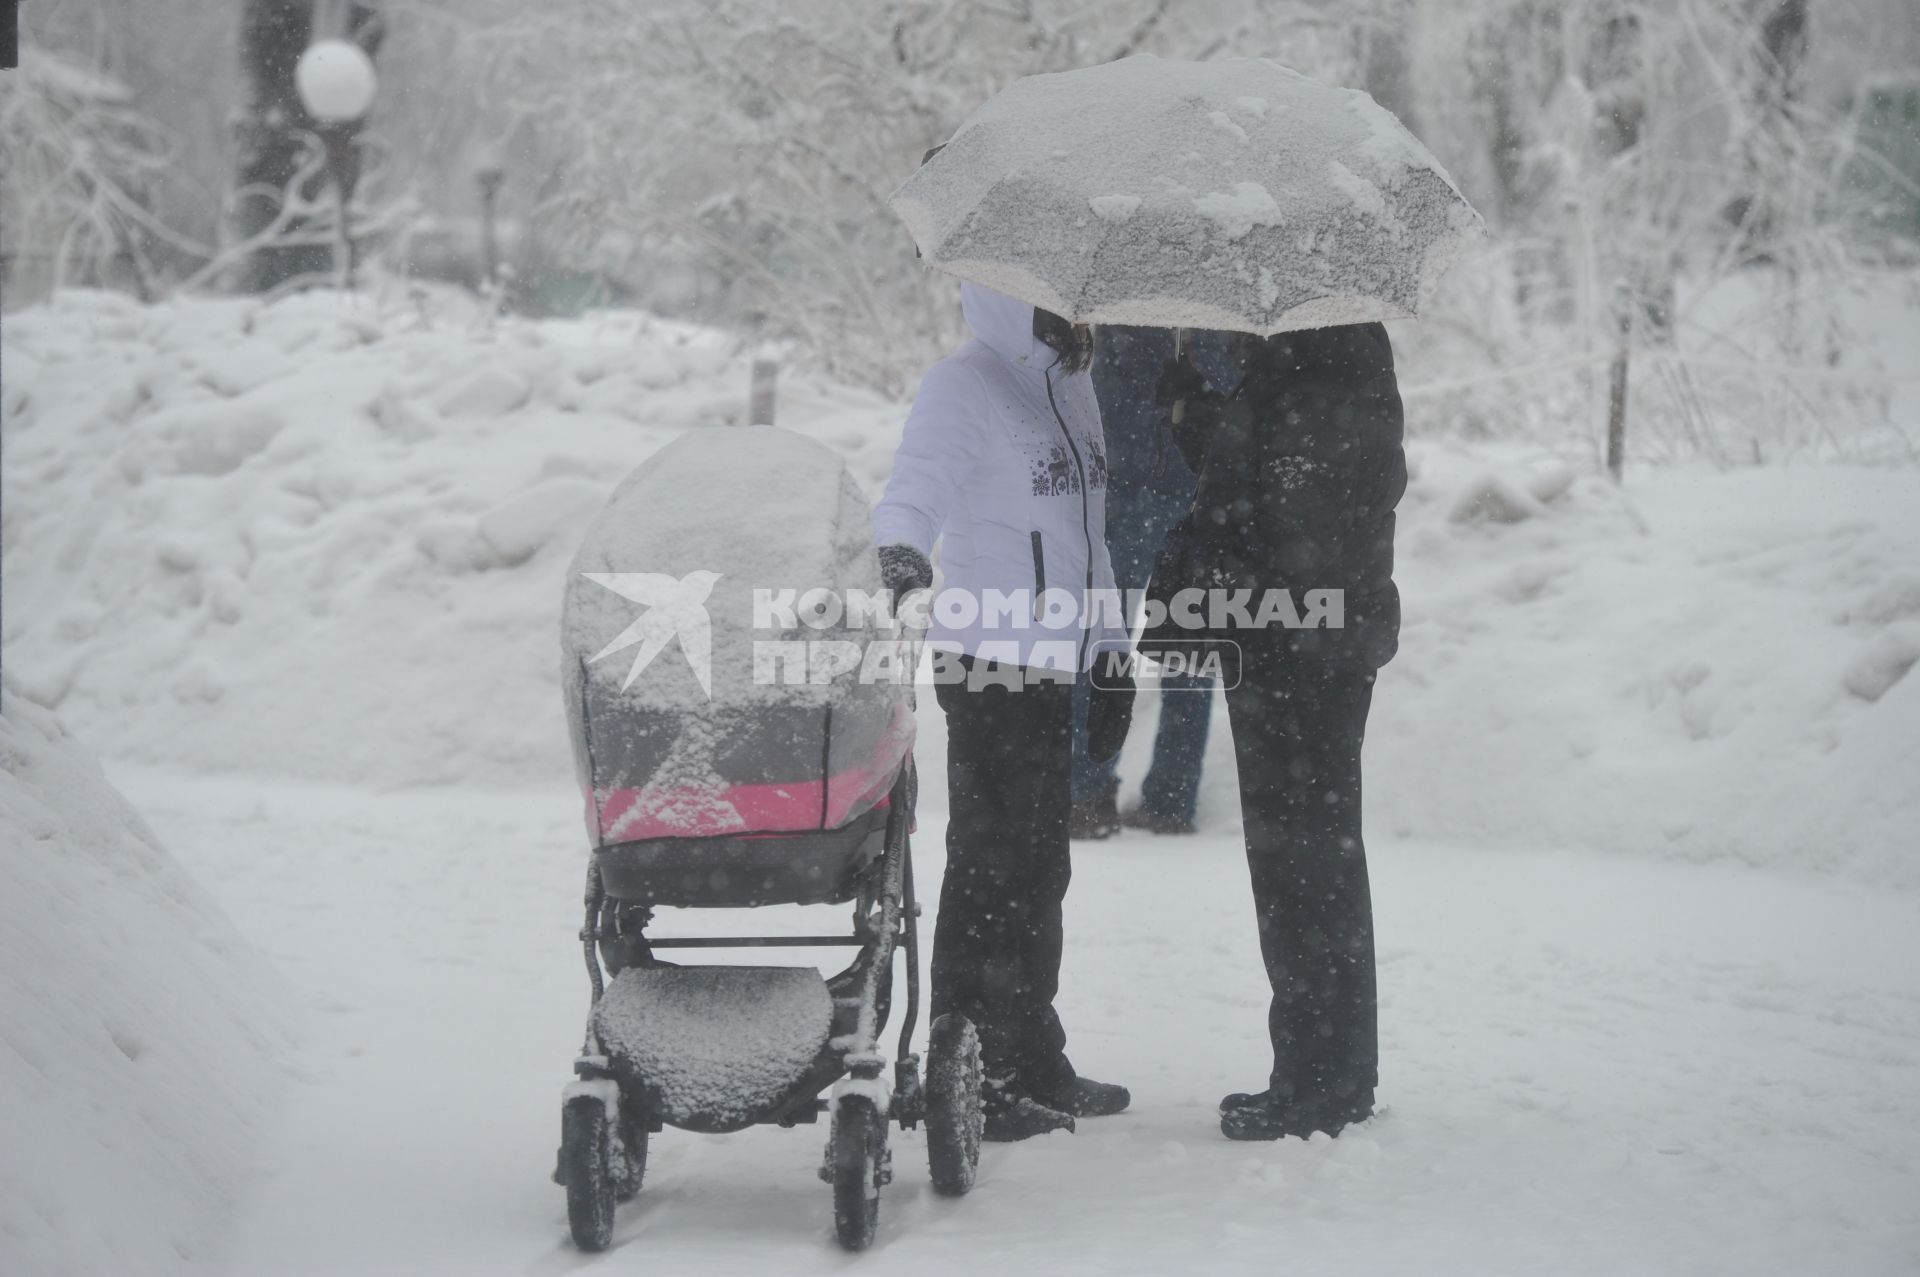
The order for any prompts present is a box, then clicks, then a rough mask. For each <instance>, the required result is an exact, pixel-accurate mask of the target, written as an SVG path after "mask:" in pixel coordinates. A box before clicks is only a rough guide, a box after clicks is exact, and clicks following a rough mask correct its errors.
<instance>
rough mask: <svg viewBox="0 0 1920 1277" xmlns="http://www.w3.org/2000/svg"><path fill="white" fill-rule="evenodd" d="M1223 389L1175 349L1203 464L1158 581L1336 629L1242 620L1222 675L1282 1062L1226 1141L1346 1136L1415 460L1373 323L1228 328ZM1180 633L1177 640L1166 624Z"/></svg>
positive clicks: (1367, 1001)
mask: <svg viewBox="0 0 1920 1277" xmlns="http://www.w3.org/2000/svg"><path fill="white" fill-rule="evenodd" d="M1232 349H1233V351H1234V354H1235V359H1236V362H1238V363H1240V364H1241V366H1242V367H1243V368H1244V370H1245V371H1244V374H1243V375H1242V377H1241V380H1240V383H1239V385H1238V386H1237V387H1235V388H1234V390H1233V391H1232V393H1231V394H1229V395H1225V396H1222V395H1217V394H1214V393H1211V392H1210V390H1209V388H1208V386H1207V383H1206V379H1205V378H1204V377H1202V376H1201V375H1200V373H1199V372H1198V370H1196V369H1195V368H1194V367H1193V366H1192V365H1191V364H1190V363H1186V362H1183V361H1179V360H1175V361H1171V362H1169V364H1168V365H1167V367H1166V370H1165V372H1164V374H1163V376H1162V379H1161V383H1160V393H1159V397H1160V399H1161V401H1162V402H1164V403H1168V404H1173V403H1183V404H1184V412H1183V414H1182V416H1181V420H1180V423H1179V424H1178V425H1177V426H1175V427H1173V430H1174V435H1175V438H1176V440H1177V441H1178V443H1179V446H1180V450H1181V453H1182V455H1183V456H1185V457H1186V458H1187V462H1188V464H1189V465H1191V466H1192V467H1193V468H1194V469H1195V470H1196V471H1197V472H1198V473H1199V476H1200V478H1199V484H1198V487H1197V489H1196V491H1195V494H1194V503H1193V510H1192V511H1191V512H1190V513H1189V514H1188V516H1187V517H1186V518H1185V519H1184V520H1183V521H1182V522H1181V523H1180V524H1179V525H1178V526H1177V527H1176V528H1175V530H1174V532H1173V533H1172V534H1171V535H1170V536H1169V537H1168V545H1167V549H1166V551H1164V552H1163V553H1162V555H1161V558H1160V561H1159V562H1158V563H1156V564H1155V566H1154V581H1153V586H1152V590H1151V592H1150V596H1149V597H1152V598H1161V599H1167V598H1171V597H1172V596H1173V595H1174V594H1176V593H1178V592H1179V591H1181V590H1183V589H1190V588H1199V589H1216V590H1228V591H1232V590H1239V589H1246V590H1249V591H1250V592H1251V595H1252V597H1259V596H1261V595H1262V594H1264V593H1266V592H1268V591H1273V590H1284V591H1287V592H1289V594H1290V596H1292V604H1293V606H1292V607H1291V608H1290V609H1289V611H1290V613H1291V614H1292V615H1295V616H1299V615H1303V614H1305V613H1306V612H1307V611H1308V610H1309V609H1308V607H1307V606H1306V605H1305V604H1304V602H1303V601H1302V599H1301V597H1300V596H1302V595H1304V594H1305V593H1306V592H1307V591H1309V590H1330V591H1339V592H1340V597H1341V601H1342V607H1341V616H1340V620H1341V621H1342V623H1343V624H1342V625H1341V626H1340V627H1339V628H1334V627H1332V626H1328V627H1327V628H1319V627H1315V628H1300V629H1294V628H1288V627H1286V626H1284V625H1268V626H1265V627H1248V628H1244V629H1241V630H1238V631H1236V632H1235V636H1234V641H1236V642H1237V643H1238V644H1239V662H1240V669H1239V681H1238V683H1237V684H1236V685H1235V686H1233V687H1231V688H1229V689H1228V691H1227V713H1228V716H1229V718H1230V719H1231V721H1232V723H1233V747H1234V758H1235V761H1236V763H1237V765H1238V769H1239V774H1240V811H1241V820H1242V824H1243V826H1244V829H1245V836H1246V845H1247V865H1248V868H1249V870H1250V871H1251V874H1252V879H1253V899H1254V911H1255V914H1256V916H1257V918H1258V921H1259V929H1260V954H1261V958H1262V961H1263V962H1264V964H1265V966H1266V969H1267V978H1268V981H1269V982H1270V984H1271V985H1272V988H1273V1001H1272V1003H1271V1006H1270V1007H1269V1011H1268V1017H1267V1027H1268V1034H1269V1036H1270V1038H1271V1040H1272V1044H1273V1059H1274V1063H1273V1071H1272V1073H1271V1074H1270V1075H1269V1078H1268V1082H1267V1085H1266V1086H1265V1087H1264V1088H1262V1089H1261V1090H1259V1091H1257V1092H1251V1093H1236V1094H1233V1095H1229V1096H1227V1097H1226V1099H1224V1100H1223V1101H1221V1106H1220V1107H1221V1117H1220V1129H1221V1132H1222V1133H1223V1134H1225V1135H1226V1136H1227V1137H1228V1138H1229V1139H1243V1140H1246V1139H1275V1138H1278V1137H1280V1136H1283V1135H1293V1136H1300V1137H1302V1138H1305V1137H1306V1136H1308V1135H1310V1134H1312V1133H1313V1132H1314V1131H1325V1132H1327V1133H1328V1134H1330V1135H1337V1134H1338V1133H1339V1132H1340V1131H1341V1130H1342V1129H1343V1128H1344V1127H1345V1126H1347V1125H1348V1124H1350V1123H1353V1122H1358V1121H1362V1120H1364V1119H1366V1118H1367V1117H1368V1116H1370V1115H1371V1114H1372V1112H1373V1101H1374V1088H1375V1086H1377V1085H1378V1083H1379V1071H1380V1070H1379V1041H1378V1031H1377V1028H1376V1014H1377V1013H1376V995H1375V985H1374V944H1373V906H1372V901H1371V897H1370V892H1369V887H1368V881H1367V861H1366V847H1365V844H1364V842H1363V840H1362V838H1361V830H1360V792H1361V783H1360V751H1361V745H1362V743H1363V741H1364V740H1365V737H1366V725H1367V711H1368V708H1369V706H1370V705H1371V703H1372V698H1373V686H1374V679H1375V674H1376V672H1377V671H1378V670H1379V669H1380V667H1381V666H1383V665H1385V664H1386V663H1387V661H1389V660H1390V659H1392V657H1393V655H1394V652H1395V650H1396V649H1397V647H1398V642H1399V630H1400V596H1399V592H1398V591H1397V589H1396V588H1395V586H1394V583H1393V533H1394V506H1395V504H1396V503H1398V501H1399V500H1400V497H1401V494H1402V493H1404V492H1405V491H1406V486H1407V465H1406V456H1405V454H1404V452H1403V451H1402V448H1401V436H1402V431H1403V425H1402V414H1401V406H1400V395H1399V390H1398V388H1397V386H1396V383H1395V380H1394V372H1393V349H1392V346H1391V344H1390V343H1389V342H1388V340H1387V330H1386V328H1385V327H1384V326H1383V325H1381V324H1346V325H1341V326H1338V327H1332V328H1319V329H1309V330H1304V331H1298V332H1287V333H1280V334H1277V335H1275V336H1272V337H1267V338H1259V337H1253V336H1249V335H1244V334H1242V335H1237V336H1236V337H1235V339H1234V341H1233V343H1232ZM1176 641H1177V640H1176Z"/></svg>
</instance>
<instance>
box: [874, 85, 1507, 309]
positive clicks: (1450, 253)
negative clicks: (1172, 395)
mask: <svg viewBox="0 0 1920 1277" xmlns="http://www.w3.org/2000/svg"><path fill="white" fill-rule="evenodd" d="M893 207H894V210H895V211H896V212H897V213H899V215H900V217H901V218H902V219H903V220H904V221H905V222H906V224H907V227H908V229H909V230H910V231H911V232H912V234H913V238H914V241H915V243H917V244H918V245H919V247H920V252H921V254H922V256H924V257H925V258H926V260H927V261H928V263H929V264H931V265H933V266H935V267H937V268H939V269H940V270H943V271H946V272H947V273H949V274H952V275H957V276H959V277H960V278H962V279H970V280H973V281H974V282H976V283H980V284H985V285H987V286H988V287H990V288H994V289H998V290H999V291H1001V292H1004V293H1007V294H1009V295H1011V296H1014V297H1018V298H1020V299H1021V300H1022V301H1027V302H1031V303H1033V304H1034V305H1036V306H1040V307H1044V308H1045V309H1047V310H1051V311H1053V312H1055V313H1057V314H1060V315H1064V316H1066V317H1067V318H1068V319H1071V320H1073V321H1075V322H1079V323H1118V324H1142V325H1151V326H1156V327H1165V328H1182V327H1185V328H1218V329H1233V330H1237V331H1241V332H1253V333H1261V334H1270V333H1276V332H1285V331H1288V330H1291V329H1297V328H1318V327H1325V326H1327V325H1331V324H1350V323H1362V322H1366V321H1370V320H1380V319H1400V318H1405V317H1407V316H1411V315H1415V314H1417V313H1419V310H1420V308H1421V305H1422V304H1423V303H1424V302H1425V301H1426V300H1427V299H1428V298H1429V297H1430V296H1431V295H1432V292H1433V289H1434V287H1435V286H1436V285H1437V284H1438V282H1439V280H1440V277H1441V276H1442V275H1443V274H1444V273H1445V272H1446V270H1447V268H1448V266H1449V265H1451V263H1452V261H1453V259H1454V257H1455V256H1456V255H1457V254H1458V252H1459V250H1460V249H1461V248H1462V247H1463V246H1464V245H1465V244H1466V243H1467V242H1468V241H1469V240H1470V239H1472V238H1473V237H1474V236H1476V235H1478V234H1479V233H1480V232H1481V222H1480V216H1479V214H1478V213H1476V212H1474V210H1473V208H1472V206H1471V205H1469V204H1468V203H1467V201H1466V199H1465V198H1464V197H1463V196H1462V195H1461V194H1460V192H1459V190H1458V188H1456V187H1455V186H1454V184H1453V181H1452V179H1451V178H1449V177H1448V176H1447V174H1446V171H1445V170H1444V169H1442V168H1441V167H1440V163H1439V161H1438V160H1436V159H1434V157H1433V155H1432V154H1431V153H1430V152H1429V151H1428V150H1427V149H1426V147H1424V146H1422V145H1421V144H1420V143H1419V141H1417V140H1416V139H1415V138H1414V136H1413V135H1412V134H1411V133H1409V132H1408V131H1407V130H1406V128H1405V127H1404V126H1403V125H1402V124H1401V123H1400V121H1399V120H1397V119H1395V118H1394V116H1393V114H1392V112H1390V111H1388V110H1387V109H1386V108H1384V107H1382V106H1381V105H1380V104H1379V103H1377V102H1375V101H1374V100H1373V99H1372V98H1370V97H1368V96H1367V95H1366V94H1365V93H1362V92H1359V91H1358V90H1354V89H1338V88H1333V87H1331V86H1329V85H1326V84H1322V83H1320V82H1319V81H1317V80H1313V79H1310V78H1308V77H1307V76H1304V75H1301V74H1300V73H1299V72H1297V71H1293V70H1290V69H1289V68H1287V67H1284V66H1281V65H1280V64H1279V63H1277V62H1271V61H1267V60H1264V59H1254V58H1232V59H1226V60H1222V61H1217V62H1183V61H1177V60H1172V59H1162V58H1153V57H1133V58H1124V59H1121V60H1120V61H1117V62H1109V63H1106V64H1105V65H1102V66H1096V67H1088V68H1086V69H1084V70H1079V71H1068V72H1064V73H1060V74H1055V75H1036V76H1029V77H1027V78H1026V79H1023V80H1018V81H1016V82H1015V83H1013V84H1012V85H1010V86H1008V87H1007V88H1006V89H1004V90H1002V91H1001V92H1000V93H998V94H996V95H995V96H994V97H993V98H991V99H990V100H989V101H988V102H987V103H986V104H985V105H984V106H982V107H981V108H980V109H979V110H978V111H976V112H974V114H973V115H972V116H971V117H970V118H969V119H968V120H967V121H966V123H964V124H962V125H961V126H960V128H959V130H958V131H957V132H955V133H954V135H953V138H952V140H951V141H949V142H948V143H947V144H946V146H944V147H943V148H941V149H940V150H939V151H938V152H937V153H936V154H934V155H933V156H932V157H931V158H930V159H929V160H928V161H927V162H926V163H925V164H923V165H922V166H921V167H920V169H919V171H918V172H916V173H915V174H914V175H913V176H912V177H911V178H910V179H908V181H907V182H906V184H905V185H903V186H902V187H901V188H900V189H899V190H898V191H896V192H894V195H893Z"/></svg>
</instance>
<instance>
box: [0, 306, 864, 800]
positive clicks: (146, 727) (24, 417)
mask: <svg viewBox="0 0 1920 1277" xmlns="http://www.w3.org/2000/svg"><path fill="white" fill-rule="evenodd" d="M6 363H7V375H6V383H5V393H6V403H5V405H4V410H5V414H6V422H7V457H6V462H7V464H6V467H5V476H4V477H5V483H6V507H5V517H6V528H5V531H6V537H5V542H6V578H7V604H8V606H7V609H6V627H7V628H6V634H5V642H6V646H7V665H8V669H9V671H10V672H11V673H13V674H15V675H16V676H17V677H20V678H21V679H22V690H23V691H24V692H25V693H26V694H27V695H28V696H30V697H31V698H32V699H34V700H36V701H39V702H41V703H43V704H47V705H50V706H57V707H58V708H59V709H60V711H61V714H62V715H63V717H64V718H65V719H66V721H67V722H68V724H69V725H70V726H71V727H72V728H73V729H74V730H75V731H76V732H78V733H80V734H81V735H82V737H84V738H86V739H88V740H90V741H91V742H92V743H93V744H94V746H95V747H96V748H100V749H104V750H110V751H112V752H113V753H114V754H115V755H117V756H123V757H131V758H135V759H142V760H148V761H157V762H167V763H173V764H178V765H180V766H183V767H187V768H193V769H196V770H244V771H262V770H265V771H273V772H280V773H285V774H298V775H305V776H311V777H319V778H326V779H332V780H343V781H350V782H355V783H372V784H376V785H407V784H416V783H423V782H452V781H463V780H471V781H475V782H479V783H495V782H499V781H502V780H528V779H549V778H551V779H559V778H563V777H565V776H567V775H568V773H569V770H570V769H569V765H568V757H569V752H570V751H569V747H568V743H567V737H566V729H565V719H564V715H563V713H562V709H561V696H560V687H559V681H558V680H559V661H558V659H557V653H556V645H555V640H554V627H555V621H556V618H557V616H558V614H559V608H560V600H561V595H562V590H563V587H564V584H565V579H566V570H567V564H568V560H569V558H570V557H571V556H572V554H573V553H574V551H575V549H576V548H577V547H578V546H579V544H580V540H581V536H582V534H583V533H584V531H585V529H586V527H587V524H588V522H589V521H590V520H591V519H592V518H593V516H594V515H595V514H596V513H598V511H599V510H600V508H601V506H602V505H603V504H604V503H605V501H606V499H607V496H608V494H609V493H611V492H612V490H613V488H614V487H615V485H616V484H618V483H619V482H620V481H621V480H623V479H624V478H626V476H627V475H628V473H629V472H631V471H632V470H633V468H634V467H635V465H637V464H638V463H639V462H640V461H641V460H643V459H645V458H646V457H647V456H648V455H650V454H651V453H652V452H653V451H654V450H655V449H657V448H659V447H660V446H661V445H663V444H665V443H667V442H669V441H670V440H672V439H673V438H675V437H676V436H677V435H679V434H680V433H681V432H683V431H685V430H687V429H690V428H705V427H722V426H728V425H731V424H734V423H737V422H739V421H740V420H741V418H742V416H743V415H744V410H745V407H746V399H747V385H748V371H747V363H746V361H745V360H744V359H740V358H737V357H736V355H735V352H734V351H733V350H732V349H731V348H730V347H729V345H728V343H727V340H726V339H725V338H723V337H721V336H719V335H717V334H715V333H712V332H709V331H707V330H703V329H698V328H691V327H688V326H685V325H676V324H669V323H663V322H658V321H653V320H650V319H648V318H646V317H643V316H638V315H622V316H618V317H609V318H603V319H594V320H585V321H577V322H565V323H556V322H546V323H523V322H517V321H512V320H506V321H500V322H497V323H489V322H487V321H486V319H485V317H484V316H483V315H481V314H480V313H479V312H478V311H477V309H475V308H474V307H473V306H472V304H471V303H469V302H467V301H466V300H465V299H463V298H461V297H459V296H457V295H452V294H447V293H440V292H422V291H418V290H415V291H414V292H412V293H411V294H409V295H406V296H394V297H383V296H340V295H337V294H318V293H315V294H305V295H302V296H298V297H293V298H288V299H286V300H283V301H279V302H276V303H274V304H271V305H267V306H261V305H259V304H258V303H257V302H252V301H245V300H213V299H191V300H182V301H178V302H173V303H169V304H165V305H160V306H155V307H141V306H138V305H137V304H135V303H133V302H131V301H130V300H128V299H126V298H123V297H120V296H117V295H114V294H107V293H80V292H76V293H66V294H63V295H61V296H60V297H59V298H57V299H56V300H55V301H54V302H52V303H50V304H49V305H47V306H43V307H39V308H35V309H32V310H28V311H24V312H22V313H20V314H17V315H10V316H8V318H7V325H6ZM823 389H824V388H823V387H821V386H819V385H818V384H817V383H814V382H812V381H809V380H808V379H806V378H804V377H798V376H788V377H787V378H786V379H785V380H784V381H783V383H782V386H781V391H780V405H779V411H780V419H781V422H782V424H783V425H784V426H786V427H788V428H792V429H797V430H800V431H801V432H803V433H807V434H811V435H812V436H813V437H815V438H817V439H820V440H821V441H822V442H825V443H827V444H829V445H831V446H833V447H834V448H835V449H836V451H839V452H841V453H844V454H849V455H850V459H851V461H852V463H853V469H854V474H855V477H856V479H858V481H859V482H861V483H862V484H864V485H866V486H867V488H868V490H869V491H873V490H876V489H877V487H878V485H879V483H880V482H881V481H882V480H883V479H884V476H885V473H886V467H887V465H888V458H889V456H890V444H891V438H892V436H891V434H890V432H891V431H892V430H894V429H897V424H896V423H897V421H898V418H899V410H898V408H897V407H895V406H894V405H891V404H887V403H884V402H882V401H880V400H878V399H875V398H872V397H870V396H864V395H861V394H859V393H856V392H848V391H845V390H841V389H838V388H833V389H832V391H831V395H830V397H829V395H828V394H825V393H823ZM689 497H690V499H694V500H707V499H709V497H708V495H707V494H703V493H692V494H689ZM710 499H711V501H712V502H713V504H715V505H716V506H719V507H721V508H724V509H728V510H731V511H733V512H736V513H737V514H738V516H739V517H740V518H742V519H750V518H752V517H754V514H755V509H756V507H755V504H754V503H752V502H750V501H747V500H745V499H743V498H742V497H741V496H740V495H739V494H728V493H723V492H720V491H718V490H716V491H715V492H714V493H713V494H712V495H711V498H710ZM610 659H611V658H610ZM676 659H677V658H676Z"/></svg>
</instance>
